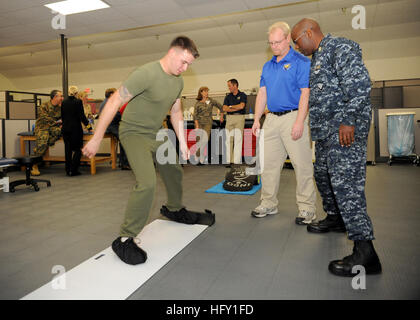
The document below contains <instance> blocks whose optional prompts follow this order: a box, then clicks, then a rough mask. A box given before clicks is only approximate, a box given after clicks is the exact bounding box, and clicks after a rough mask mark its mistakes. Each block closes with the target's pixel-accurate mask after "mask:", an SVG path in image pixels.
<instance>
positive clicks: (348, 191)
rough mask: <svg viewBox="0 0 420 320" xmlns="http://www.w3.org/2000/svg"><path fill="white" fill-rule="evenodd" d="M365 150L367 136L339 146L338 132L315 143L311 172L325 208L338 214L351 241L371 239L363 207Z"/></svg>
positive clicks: (364, 206)
mask: <svg viewBox="0 0 420 320" xmlns="http://www.w3.org/2000/svg"><path fill="white" fill-rule="evenodd" d="M366 150H367V139H365V138H359V139H357V138H356V139H355V142H354V143H352V144H351V146H350V147H346V146H344V147H342V146H341V145H340V142H339V137H338V133H337V134H334V135H332V136H331V137H330V138H327V139H324V140H321V141H316V143H315V158H316V160H315V166H314V174H315V181H316V184H317V187H318V191H319V193H320V194H321V197H322V204H323V208H324V211H325V212H327V213H328V214H341V216H342V218H343V221H344V224H345V226H346V229H347V232H348V237H349V239H350V240H353V241H354V240H373V239H374V237H373V227H372V222H371V220H370V218H369V216H368V215H367V210H366V197H365V182H366Z"/></svg>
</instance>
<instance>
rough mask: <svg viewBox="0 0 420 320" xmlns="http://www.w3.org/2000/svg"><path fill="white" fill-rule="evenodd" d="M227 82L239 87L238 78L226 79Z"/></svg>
mask: <svg viewBox="0 0 420 320" xmlns="http://www.w3.org/2000/svg"><path fill="white" fill-rule="evenodd" d="M228 82H230V83H231V84H234V85H236V86H237V87H239V83H238V80H236V79H230V80H228Z"/></svg>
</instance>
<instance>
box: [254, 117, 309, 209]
mask: <svg viewBox="0 0 420 320" xmlns="http://www.w3.org/2000/svg"><path fill="white" fill-rule="evenodd" d="M296 117H297V112H289V113H287V114H285V115H282V116H276V115H274V114H271V113H269V114H267V116H266V119H265V122H264V126H263V130H264V168H263V172H262V174H261V180H262V189H261V204H262V205H263V206H264V207H267V208H273V207H277V205H278V200H277V193H278V190H279V185H280V173H281V170H282V168H283V164H284V162H285V160H286V158H287V155H289V158H290V161H291V162H292V165H293V168H294V171H295V175H296V183H297V186H296V203H297V206H298V208H299V211H302V210H306V211H308V212H315V210H316V206H315V201H316V194H315V183H314V178H313V164H312V151H311V145H310V141H309V126H308V118H306V120H305V126H304V131H303V134H302V137H301V138H300V139H298V140H293V139H292V136H291V132H292V127H293V124H294V123H295V121H296Z"/></svg>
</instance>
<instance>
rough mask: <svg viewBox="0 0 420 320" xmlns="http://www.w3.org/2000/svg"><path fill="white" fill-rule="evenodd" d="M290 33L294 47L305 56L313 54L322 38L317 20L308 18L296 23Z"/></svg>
mask: <svg viewBox="0 0 420 320" xmlns="http://www.w3.org/2000/svg"><path fill="white" fill-rule="evenodd" d="M291 35H292V41H293V43H294V44H295V48H296V49H297V50H299V51H300V52H301V53H302V54H304V55H305V56H310V55H311V54H313V53H314V52H315V51H316V50H317V49H318V46H319V43H320V42H321V40H322V39H323V38H324V35H323V34H322V31H321V28H320V27H319V24H318V22H316V21H315V20H313V19H309V18H304V19H302V20H300V21H299V22H298V23H296V24H295V26H294V27H293V29H292V32H291Z"/></svg>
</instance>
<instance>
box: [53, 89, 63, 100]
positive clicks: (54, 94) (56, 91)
mask: <svg viewBox="0 0 420 320" xmlns="http://www.w3.org/2000/svg"><path fill="white" fill-rule="evenodd" d="M59 92H61V91H60V90H53V91H51V92H50V98H51V100H52V99H54V97H55V96H56V95H57V93H59Z"/></svg>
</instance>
